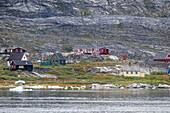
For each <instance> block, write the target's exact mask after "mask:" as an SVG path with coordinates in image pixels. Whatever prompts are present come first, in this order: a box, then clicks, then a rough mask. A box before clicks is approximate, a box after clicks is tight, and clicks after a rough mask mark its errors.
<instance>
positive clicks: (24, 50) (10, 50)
mask: <svg viewBox="0 0 170 113" xmlns="http://www.w3.org/2000/svg"><path fill="white" fill-rule="evenodd" d="M4 52H5V53H23V52H26V49H24V48H22V47H16V48H8V49H5V51H4Z"/></svg>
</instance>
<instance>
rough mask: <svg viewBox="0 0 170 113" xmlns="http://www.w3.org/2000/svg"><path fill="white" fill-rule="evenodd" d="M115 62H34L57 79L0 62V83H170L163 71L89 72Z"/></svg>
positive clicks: (169, 78) (112, 64) (168, 77)
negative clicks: (133, 73)
mask: <svg viewBox="0 0 170 113" xmlns="http://www.w3.org/2000/svg"><path fill="white" fill-rule="evenodd" d="M115 64H116V63H115V62H110V63H101V62H81V63H79V64H66V65H64V66H54V65H52V66H40V64H38V63H35V64H34V67H39V68H47V69H51V71H49V72H48V74H51V75H55V76H56V77H57V79H50V78H38V77H33V76H31V74H30V73H29V72H26V71H9V70H3V68H6V62H4V61H1V62H0V83H1V84H0V85H10V84H13V85H14V82H15V81H16V80H25V81H26V83H27V84H43V85H49V84H62V85H66V84H72V85H83V84H84V85H90V84H92V83H99V84H118V85H128V84H132V83H149V84H155V85H158V84H160V83H161V84H170V76H168V75H166V73H164V72H153V73H151V75H146V76H145V77H144V78H140V77H118V76H110V74H109V73H91V72H90V71H89V69H90V67H95V66H114V65H115ZM19 73H24V74H29V75H30V77H18V76H17V75H18V74H19Z"/></svg>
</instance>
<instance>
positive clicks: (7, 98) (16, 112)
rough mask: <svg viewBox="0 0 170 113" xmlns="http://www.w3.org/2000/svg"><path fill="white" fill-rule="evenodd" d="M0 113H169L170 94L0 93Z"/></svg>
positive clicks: (130, 90)
mask: <svg viewBox="0 0 170 113" xmlns="http://www.w3.org/2000/svg"><path fill="white" fill-rule="evenodd" d="M0 113H170V91H168V90H148V89H147V90H146V89H133V90H132V89H125V90H33V91H31V92H10V91H8V90H0Z"/></svg>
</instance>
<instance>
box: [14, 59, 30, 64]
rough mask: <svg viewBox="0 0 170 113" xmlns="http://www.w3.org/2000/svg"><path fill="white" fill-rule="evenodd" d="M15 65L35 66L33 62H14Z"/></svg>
mask: <svg viewBox="0 0 170 113" xmlns="http://www.w3.org/2000/svg"><path fill="white" fill-rule="evenodd" d="M13 62H14V63H15V65H33V63H32V62H31V61H21V60H13Z"/></svg>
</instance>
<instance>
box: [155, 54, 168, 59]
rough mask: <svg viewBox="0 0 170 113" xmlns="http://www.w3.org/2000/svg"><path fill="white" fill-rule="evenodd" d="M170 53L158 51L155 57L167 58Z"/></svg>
mask: <svg viewBox="0 0 170 113" xmlns="http://www.w3.org/2000/svg"><path fill="white" fill-rule="evenodd" d="M168 54H169V53H156V55H155V56H154V58H153V59H166V57H167V56H168Z"/></svg>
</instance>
